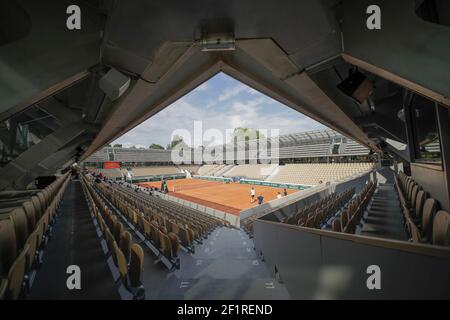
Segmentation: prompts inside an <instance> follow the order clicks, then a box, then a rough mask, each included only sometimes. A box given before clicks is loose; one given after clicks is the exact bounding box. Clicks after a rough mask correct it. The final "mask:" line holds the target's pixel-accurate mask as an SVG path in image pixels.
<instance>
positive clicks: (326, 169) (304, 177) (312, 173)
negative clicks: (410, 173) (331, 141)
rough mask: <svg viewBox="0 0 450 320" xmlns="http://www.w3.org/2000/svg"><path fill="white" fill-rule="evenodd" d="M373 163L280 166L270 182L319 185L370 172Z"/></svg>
mask: <svg viewBox="0 0 450 320" xmlns="http://www.w3.org/2000/svg"><path fill="white" fill-rule="evenodd" d="M373 168H374V164H373V163H295V164H286V165H283V166H279V167H278V168H277V171H276V172H275V173H274V175H272V176H271V177H270V178H269V179H268V181H274V182H281V183H283V182H284V183H294V184H303V185H317V184H320V183H327V182H331V181H336V180H341V179H344V178H347V177H350V176H352V175H355V174H358V173H361V172H364V171H369V170H371V169H373Z"/></svg>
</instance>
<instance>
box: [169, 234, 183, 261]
mask: <svg viewBox="0 0 450 320" xmlns="http://www.w3.org/2000/svg"><path fill="white" fill-rule="evenodd" d="M168 237H169V240H170V247H171V249H172V257H174V258H176V257H178V249H179V248H180V240H179V239H178V236H177V235H176V234H175V233H173V232H169V234H168Z"/></svg>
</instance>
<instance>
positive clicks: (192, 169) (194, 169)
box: [178, 164, 200, 174]
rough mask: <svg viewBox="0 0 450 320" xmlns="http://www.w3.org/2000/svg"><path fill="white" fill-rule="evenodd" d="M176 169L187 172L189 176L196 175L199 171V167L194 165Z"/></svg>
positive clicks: (181, 166)
mask: <svg viewBox="0 0 450 320" xmlns="http://www.w3.org/2000/svg"><path fill="white" fill-rule="evenodd" d="M178 168H179V169H180V170H187V171H189V172H190V173H191V174H197V173H198V169H200V166H195V165H185V164H184V165H179V166H178Z"/></svg>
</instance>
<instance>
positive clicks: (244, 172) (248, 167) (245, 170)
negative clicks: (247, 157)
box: [223, 164, 278, 180]
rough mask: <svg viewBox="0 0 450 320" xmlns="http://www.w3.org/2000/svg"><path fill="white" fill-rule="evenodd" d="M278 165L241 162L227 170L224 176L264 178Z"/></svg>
mask: <svg viewBox="0 0 450 320" xmlns="http://www.w3.org/2000/svg"><path fill="white" fill-rule="evenodd" d="M277 166H278V165H276V164H241V165H238V166H235V167H233V168H232V169H231V170H230V171H227V172H226V173H225V174H224V175H223V176H224V177H245V178H247V179H255V180H264V179H265V178H267V177H268V176H269V175H270V174H271V173H272V171H273V170H275V168H276V167H277Z"/></svg>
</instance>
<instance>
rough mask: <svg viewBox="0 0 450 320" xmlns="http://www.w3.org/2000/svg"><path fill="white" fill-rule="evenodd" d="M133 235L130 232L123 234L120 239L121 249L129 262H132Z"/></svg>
mask: <svg viewBox="0 0 450 320" xmlns="http://www.w3.org/2000/svg"><path fill="white" fill-rule="evenodd" d="M131 242H132V240H131V234H130V233H129V232H128V231H124V232H122V235H121V237H120V249H121V250H122V252H123V254H124V256H125V259H126V260H127V262H129V261H130V248H131Z"/></svg>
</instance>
